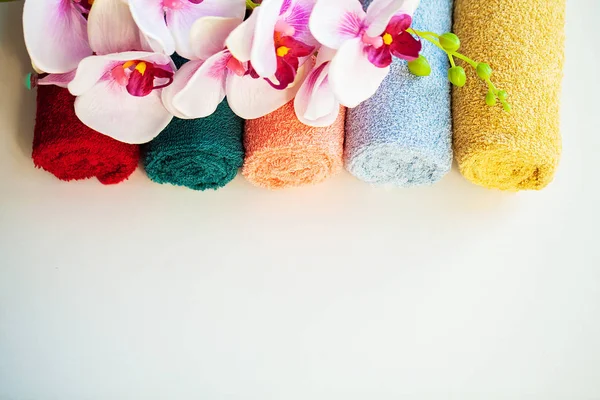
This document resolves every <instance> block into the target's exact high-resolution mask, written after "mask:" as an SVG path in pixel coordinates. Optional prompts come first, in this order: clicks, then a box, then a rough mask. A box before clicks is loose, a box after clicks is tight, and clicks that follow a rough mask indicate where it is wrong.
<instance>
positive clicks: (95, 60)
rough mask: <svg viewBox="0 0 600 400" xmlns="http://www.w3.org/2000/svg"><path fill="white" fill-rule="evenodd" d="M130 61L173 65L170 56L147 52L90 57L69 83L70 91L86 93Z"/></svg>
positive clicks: (83, 61)
mask: <svg viewBox="0 0 600 400" xmlns="http://www.w3.org/2000/svg"><path fill="white" fill-rule="evenodd" d="M129 60H139V61H149V62H151V63H155V64H158V65H168V64H171V59H170V58H169V57H168V56H166V55H164V54H157V53H149V52H145V51H128V52H124V53H117V54H108V55H104V56H90V57H87V58H85V59H84V60H82V61H81V63H79V67H78V68H77V72H76V73H75V78H74V79H73V80H72V81H71V82H70V83H69V91H70V92H71V94H72V95H74V96H80V95H82V94H84V93H86V92H87V91H88V90H90V89H91V88H92V87H93V86H94V85H95V84H96V83H97V82H98V81H99V80H100V79H101V78H102V77H103V76H104V75H105V74H106V73H108V72H110V70H111V69H112V68H113V67H114V66H116V65H117V64H119V63H120V62H125V61H129Z"/></svg>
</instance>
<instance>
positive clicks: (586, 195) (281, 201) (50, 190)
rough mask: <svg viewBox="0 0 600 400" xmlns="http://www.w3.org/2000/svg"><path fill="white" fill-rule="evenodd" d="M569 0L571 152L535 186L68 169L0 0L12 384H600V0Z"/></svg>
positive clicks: (516, 394)
mask: <svg viewBox="0 0 600 400" xmlns="http://www.w3.org/2000/svg"><path fill="white" fill-rule="evenodd" d="M568 3H569V5H568V24H567V33H568V43H567V57H568V58H567V64H566V71H565V75H566V76H565V81H564V101H563V114H562V131H563V136H564V158H563V161H562V165H561V167H560V170H559V172H558V175H557V176H556V180H555V182H554V183H553V184H552V185H551V186H550V187H548V188H547V189H546V190H544V191H542V192H538V193H519V194H507V193H501V192H498V191H490V190H485V189H482V188H479V187H477V186H474V185H472V184H470V183H469V182H467V181H466V180H464V179H463V178H462V177H461V176H460V174H459V173H458V172H457V171H456V170H454V171H453V172H452V173H451V174H450V175H449V176H448V177H446V178H445V179H444V180H443V181H442V182H441V183H439V184H438V185H435V186H433V187H431V188H422V189H410V190H400V189H398V190H386V189H376V188H372V187H370V186H369V185H367V184H364V183H361V182H359V181H357V180H355V179H354V178H352V177H351V176H349V175H348V174H345V173H344V174H342V175H341V176H338V177H336V178H335V179H332V180H330V181H328V182H326V183H324V184H322V185H319V186H316V187H309V188H302V189H296V190H287V191H282V192H269V191H265V190H261V189H257V188H254V187H253V186H251V185H250V184H249V183H247V182H245V181H244V179H243V178H241V177H238V178H237V179H236V180H235V181H234V182H233V183H232V184H231V185H229V186H228V187H227V188H225V189H223V190H221V191H219V192H206V193H196V192H193V191H190V190H186V189H182V188H175V187H171V186H160V185H157V184H154V183H152V182H150V181H149V180H148V179H147V178H146V176H145V175H144V172H143V171H140V170H138V171H137V172H136V173H135V174H134V176H133V177H132V178H131V179H130V180H129V181H128V182H126V183H125V184H121V185H117V186H113V187H105V186H102V185H101V184H100V183H99V182H98V181H96V180H89V181H84V182H79V183H64V182H60V181H59V180H57V179H56V178H54V177H53V176H52V175H50V174H48V173H46V172H44V171H42V170H37V169H35V168H34V167H33V164H32V161H31V159H30V153H31V140H32V135H33V133H32V130H33V118H34V92H28V91H26V90H24V87H23V85H22V83H21V80H22V77H23V76H24V75H25V74H26V73H27V72H29V66H28V59H27V55H26V53H25V49H24V45H23V39H22V33H21V23H20V15H21V7H22V5H21V4H14V3H13V4H0V43H1V47H0V56H1V61H0V62H1V63H0V104H1V106H0V113H1V114H0V400H50V399H52V400H138V399H139V400H154V399H157V400H158V399H160V400H163V399H164V400H183V399H203V400H221V399H227V400H270V399H273V400H338V399H339V400H354V399H356V400H365V399H369V400H371V399H372V400H388V399H389V400H392V399H394V400H397V399H411V400H426V399H427V400H429V399H431V400H440V399H457V400H471V399H473V400H480V399H481V400H483V399H485V400H493V399H543V400H552V399H565V400H567V399H568V400H579V399H600V255H599V250H598V248H599V244H598V241H599V239H600V235H599V234H598V225H600V211H599V209H600V180H599V179H598V174H599V172H600V171H599V170H598V160H600V152H599V150H600V129H598V128H599V122H598V121H599V115H600V102H599V101H598V98H599V97H600V85H599V80H598V79H599V78H598V65H600V54H599V49H600V45H598V43H599V40H600V39H599V38H600V35H599V33H598V32H600V31H599V29H600V28H599V26H598V20H599V17H600V5H599V4H598V3H599V2H598V1H597V0H577V1H574V0H573V1H569V2H568ZM549 43H552V38H549ZM541 45H543V44H541Z"/></svg>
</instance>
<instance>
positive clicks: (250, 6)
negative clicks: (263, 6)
mask: <svg viewBox="0 0 600 400" xmlns="http://www.w3.org/2000/svg"><path fill="white" fill-rule="evenodd" d="M259 5H260V4H256V3H255V2H253V1H252V0H246V9H248V10H254V9H255V8H256V7H258V6H259Z"/></svg>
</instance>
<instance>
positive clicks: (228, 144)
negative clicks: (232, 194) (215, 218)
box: [143, 101, 244, 190]
mask: <svg viewBox="0 0 600 400" xmlns="http://www.w3.org/2000/svg"><path fill="white" fill-rule="evenodd" d="M243 131H244V121H243V120H242V119H241V118H239V117H238V116H236V115H235V114H234V113H233V111H231V109H230V108H229V106H228V105H227V102H226V101H224V102H222V103H221V104H220V105H219V107H218V108H217V111H215V113H214V114H212V115H211V116H210V117H207V118H199V119H192V120H183V119H179V118H173V121H172V122H171V123H170V124H169V126H167V128H166V129H165V130H164V131H163V132H162V133H161V134H160V135H158V137H156V138H155V139H154V140H153V141H151V142H150V143H148V144H147V145H146V149H145V150H146V151H145V154H144V156H143V161H144V167H145V169H146V173H147V174H148V177H150V179H152V180H153V181H154V182H157V183H170V184H172V185H177V186H185V187H188V188H190V189H193V190H207V189H219V188H221V187H223V186H225V185H227V184H228V183H229V182H231V181H232V180H233V178H235V176H236V175H237V173H238V170H239V169H240V167H241V166H242V164H243V163H244V148H243V145H242V133H243Z"/></svg>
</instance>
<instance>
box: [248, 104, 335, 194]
mask: <svg viewBox="0 0 600 400" xmlns="http://www.w3.org/2000/svg"><path fill="white" fill-rule="evenodd" d="M345 115H346V112H345V109H342V110H341V112H340V115H339V117H338V119H337V120H336V121H335V123H334V124H333V125H331V126H329V127H326V128H314V127H310V126H306V125H304V124H302V123H301V122H300V121H298V119H297V118H296V114H295V113H294V104H293V102H290V103H288V104H286V105H285V106H283V107H281V108H280V109H278V110H277V111H275V112H273V113H271V114H269V115H266V116H264V117H262V118H258V119H255V120H249V121H246V132H245V135H244V146H245V148H246V159H245V161H244V168H243V174H244V176H245V177H246V179H248V180H249V181H250V182H251V183H253V184H254V185H256V186H260V187H264V188H268V189H283V188H288V187H296V186H303V185H310V184H315V183H319V182H322V181H324V180H325V179H327V178H329V177H330V176H332V175H334V174H336V173H338V172H339V171H341V169H342V165H343V162H342V155H343V149H344V120H345Z"/></svg>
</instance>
